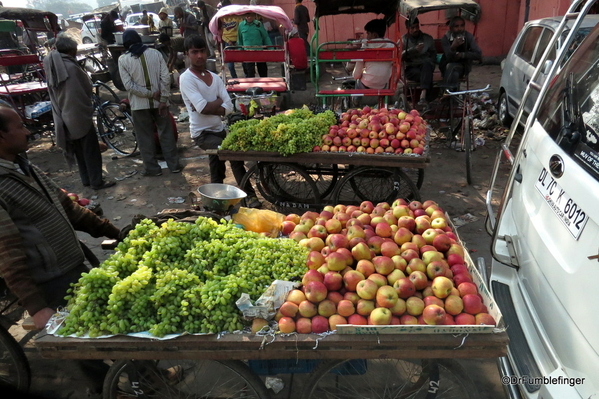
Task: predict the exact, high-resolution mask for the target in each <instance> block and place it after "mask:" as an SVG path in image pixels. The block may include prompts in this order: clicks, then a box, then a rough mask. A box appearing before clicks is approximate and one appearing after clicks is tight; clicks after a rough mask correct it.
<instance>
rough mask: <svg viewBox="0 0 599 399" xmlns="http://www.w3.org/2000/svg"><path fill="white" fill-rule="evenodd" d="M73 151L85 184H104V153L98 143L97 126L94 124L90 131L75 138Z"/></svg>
mask: <svg viewBox="0 0 599 399" xmlns="http://www.w3.org/2000/svg"><path fill="white" fill-rule="evenodd" d="M65 128H66V126H65ZM71 143H72V146H73V152H74V153H75V159H76V160H77V166H78V167H79V177H80V178H81V183H83V185H84V186H92V187H99V186H101V185H102V182H103V180H102V153H101V152H100V146H99V145H98V136H97V135H96V128H95V127H94V126H93V125H92V127H91V129H90V130H89V132H88V133H87V134H86V135H85V136H83V137H82V138H80V139H77V140H73V141H72V142H71Z"/></svg>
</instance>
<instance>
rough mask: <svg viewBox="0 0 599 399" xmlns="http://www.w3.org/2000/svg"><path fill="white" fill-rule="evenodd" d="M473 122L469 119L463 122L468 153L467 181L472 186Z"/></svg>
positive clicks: (465, 146)
mask: <svg viewBox="0 0 599 399" xmlns="http://www.w3.org/2000/svg"><path fill="white" fill-rule="evenodd" d="M471 125H472V121H471V120H470V119H469V118H466V119H464V121H463V126H464V129H463V132H462V133H463V135H464V151H465V152H466V181H467V182H468V184H472V151H474V140H473V137H472V127H471Z"/></svg>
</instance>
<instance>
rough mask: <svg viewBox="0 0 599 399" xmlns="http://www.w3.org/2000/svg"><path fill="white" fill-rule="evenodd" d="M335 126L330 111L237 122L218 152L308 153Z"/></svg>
mask: <svg viewBox="0 0 599 399" xmlns="http://www.w3.org/2000/svg"><path fill="white" fill-rule="evenodd" d="M336 123H337V118H336V116H335V114H334V113H333V112H332V111H325V112H322V113H319V114H316V115H315V114H314V113H312V111H310V110H309V109H308V108H307V107H303V108H300V109H295V110H292V112H289V113H282V114H278V115H275V116H272V117H270V118H264V119H263V120H260V121H258V120H255V119H250V120H244V121H239V122H237V123H235V124H233V126H231V128H230V132H229V134H228V135H227V137H226V138H225V140H224V141H223V143H222V145H221V149H223V150H231V151H268V152H277V153H279V154H281V155H285V156H288V155H292V154H297V153H302V152H311V151H312V149H313V148H314V146H317V145H319V144H320V143H321V141H322V136H323V135H324V134H327V133H328V131H329V128H330V127H331V125H334V124H336Z"/></svg>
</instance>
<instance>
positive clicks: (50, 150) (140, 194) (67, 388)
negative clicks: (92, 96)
mask: <svg viewBox="0 0 599 399" xmlns="http://www.w3.org/2000/svg"><path fill="white" fill-rule="evenodd" d="M500 76H501V70H500V68H499V66H496V65H486V66H478V67H475V69H474V70H473V72H472V74H471V75H470V87H472V88H478V87H484V86H485V85H486V84H487V83H490V84H491V85H492V89H491V92H490V93H491V98H492V99H494V100H496V99H497V91H498V85H499V79H500ZM311 88H312V87H311V85H310V84H308V90H307V91H305V92H295V93H293V94H292V96H291V98H292V101H293V103H292V105H293V106H294V107H297V106H301V105H302V104H303V103H309V102H313V101H314V97H313V90H312V91H310V89H311ZM119 94H120V95H121V96H124V95H125V93H124V92H121V93H119ZM175 99H177V96H175ZM181 105H182V104H180V103H179V104H173V105H172V106H171V111H172V112H173V113H174V114H175V116H177V115H178V114H179V109H180V106H181ZM178 128H179V142H178V146H179V151H180V156H181V159H182V163H183V164H184V165H185V169H184V170H183V172H182V173H179V174H172V173H170V172H169V171H168V169H166V166H165V169H164V170H163V175H162V176H159V177H142V175H141V171H142V170H143V166H142V163H141V160H140V158H139V157H131V158H126V157H121V156H116V155H115V154H114V153H113V152H112V151H111V150H108V151H106V152H105V153H104V154H103V161H104V166H105V170H106V173H105V174H106V178H107V179H110V180H113V179H116V180H117V184H116V186H114V187H112V188H109V189H105V190H101V191H93V190H91V189H89V188H85V187H83V186H82V185H81V182H80V180H79V176H78V172H77V171H76V170H69V169H68V167H67V165H66V162H65V161H64V158H63V156H62V153H61V151H60V150H59V149H58V148H57V147H55V146H53V145H52V142H51V140H50V138H49V137H43V138H41V139H39V140H36V141H34V142H33V143H32V145H31V149H30V151H29V153H28V154H29V158H30V159H31V161H32V162H33V163H34V164H36V165H38V166H39V167H41V168H42V170H44V171H45V172H47V173H48V174H49V175H50V176H51V177H52V178H53V179H54V180H55V181H56V182H57V183H58V184H59V185H60V186H61V187H63V188H64V189H65V190H67V191H69V192H74V193H77V194H78V195H80V196H82V197H86V198H89V199H92V200H94V201H97V202H98V203H100V205H101V207H102V209H103V211H104V216H105V217H107V218H109V219H110V220H111V221H112V222H113V223H114V224H116V225H117V226H119V227H123V226H125V225H126V224H128V223H129V222H130V221H131V219H132V217H133V216H134V215H136V214H143V215H148V216H149V215H153V214H155V213H157V212H158V211H160V210H162V209H165V208H185V207H187V206H189V202H188V201H187V200H186V202H184V203H182V204H176V203H170V202H169V198H172V197H182V198H187V196H188V194H189V192H193V191H195V190H196V189H197V188H198V187H199V186H200V185H202V184H205V183H209V173H208V172H209V169H208V160H207V156H206V155H205V154H204V152H203V151H202V150H201V149H199V148H197V147H196V146H194V145H193V143H192V141H191V139H190V136H189V129H188V125H187V122H184V123H179V124H178ZM504 134H505V132H504V130H503V129H501V128H499V127H497V128H495V129H492V130H490V131H481V132H479V135H480V136H481V137H482V138H483V139H484V140H485V143H484V145H483V146H481V147H479V148H478V149H477V151H476V152H475V153H474V162H473V165H474V167H473V170H474V184H473V185H468V184H467V183H466V173H465V161H464V153H462V152H457V151H455V150H454V149H451V148H448V147H447V146H446V145H445V144H444V143H441V142H439V141H435V140H433V141H432V142H431V160H430V164H429V166H428V167H427V168H426V171H425V178H424V184H423V186H422V188H421V195H422V199H423V200H425V199H432V200H435V201H437V202H438V203H439V204H440V205H441V206H442V207H443V208H444V209H445V210H446V211H447V212H448V213H449V215H450V216H451V217H452V218H455V217H459V216H462V215H467V214H469V215H471V216H472V217H473V218H471V220H470V222H469V223H467V224H465V225H463V226H462V227H459V228H458V232H459V235H460V237H461V238H462V240H463V241H465V243H466V245H467V247H468V249H469V250H470V252H471V255H472V257H473V258H474V259H476V258H477V257H483V258H485V260H486V263H487V265H489V264H490V259H491V258H490V254H489V247H490V238H489V236H488V235H487V234H486V233H485V229H484V219H485V196H486V192H487V190H488V184H489V180H490V177H491V170H492V167H493V163H494V161H495V157H496V154H497V152H498V150H499V147H500V143H501V140H502V138H503V135H504ZM228 173H229V174H228V176H227V180H226V183H230V184H235V182H234V179H233V177H232V175H231V174H230V171H229V172H228ZM506 173H507V170H505V171H504V172H502V176H500V178H505V174H506ZM499 187H501V186H499ZM81 238H82V240H84V241H85V242H86V244H87V245H88V246H90V247H91V248H92V250H93V251H94V252H95V253H96V254H97V255H98V256H99V257H100V258H101V259H105V258H106V257H107V256H109V255H110V252H109V251H103V250H102V249H101V248H100V243H101V239H93V238H91V237H90V236H88V235H86V234H81ZM28 353H29V355H30V359H31V363H32V373H33V382H32V390H33V391H34V392H36V393H40V394H44V395H47V397H54V398H70V399H75V398H84V397H85V387H84V386H83V384H81V383H80V372H79V371H78V370H77V369H76V367H74V365H73V363H72V362H69V361H59V362H56V361H50V360H44V359H40V358H39V355H37V354H36V353H35V350H34V349H32V350H29V351H28ZM463 365H464V366H465V367H466V368H467V370H468V372H469V373H470V375H471V376H472V378H473V380H474V381H475V382H476V383H477V385H478V387H479V389H480V391H481V397H484V398H503V397H504V396H503V390H502V386H501V383H500V382H499V376H498V373H497V369H496V366H495V360H493V359H490V360H469V361H464V362H463Z"/></svg>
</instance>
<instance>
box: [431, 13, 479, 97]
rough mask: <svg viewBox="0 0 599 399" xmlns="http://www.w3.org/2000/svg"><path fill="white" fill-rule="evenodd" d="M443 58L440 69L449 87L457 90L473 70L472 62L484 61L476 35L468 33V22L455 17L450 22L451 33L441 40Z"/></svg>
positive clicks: (448, 32)
mask: <svg viewBox="0 0 599 399" xmlns="http://www.w3.org/2000/svg"><path fill="white" fill-rule="evenodd" d="M441 44H442V45H443V57H442V58H441V62H440V63H439V69H440V70H441V73H442V74H443V80H444V83H445V85H446V86H447V87H450V88H453V89H455V88H457V87H458V85H459V81H460V79H461V78H462V77H464V76H466V75H468V74H469V73H470V70H471V69H472V60H482V56H483V54H482V51H481V49H480V47H478V44H477V43H476V40H475V39H474V35H473V34H472V33H470V32H466V20H465V19H464V18H462V17H460V16H455V17H453V18H452V19H451V20H450V21H449V31H447V33H446V34H445V35H443V37H442V38H441Z"/></svg>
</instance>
